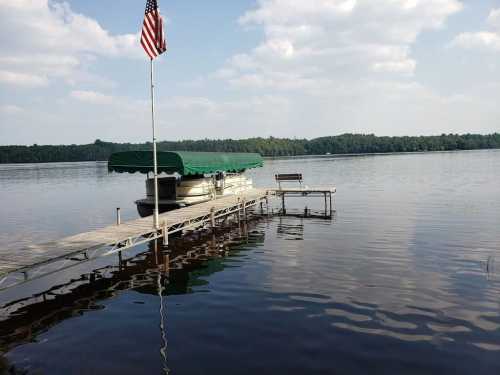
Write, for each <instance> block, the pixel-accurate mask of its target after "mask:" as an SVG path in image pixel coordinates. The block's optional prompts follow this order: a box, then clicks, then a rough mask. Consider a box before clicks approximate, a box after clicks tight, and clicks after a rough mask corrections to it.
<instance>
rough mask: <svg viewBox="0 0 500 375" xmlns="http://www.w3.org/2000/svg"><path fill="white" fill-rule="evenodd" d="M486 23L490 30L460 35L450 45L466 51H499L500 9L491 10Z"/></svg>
mask: <svg viewBox="0 0 500 375" xmlns="http://www.w3.org/2000/svg"><path fill="white" fill-rule="evenodd" d="M486 23H487V25H488V26H489V27H490V29H491V30H481V31H476V32H464V33H461V34H459V35H457V36H456V37H455V39H453V41H452V43H451V45H452V46H456V47H461V48H466V49H483V50H487V51H500V8H498V9H492V10H491V12H490V14H489V16H488V19H487V21H486Z"/></svg>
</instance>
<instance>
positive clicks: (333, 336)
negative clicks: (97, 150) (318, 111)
mask: <svg viewBox="0 0 500 375" xmlns="http://www.w3.org/2000/svg"><path fill="white" fill-rule="evenodd" d="M277 172H279V173H286V172H302V173H303V174H304V179H305V184H306V185H309V186H313V185H335V186H337V190H338V192H337V194H336V197H335V208H336V215H335V216H334V218H333V219H332V220H325V219H319V218H299V217H269V218H268V217H263V218H256V219H255V220H252V221H251V222H249V223H248V225H246V226H242V227H229V228H226V229H225V230H220V231H218V232H217V233H216V234H210V233H208V232H207V233H202V234H200V235H193V236H191V237H190V238H189V239H188V240H186V241H180V240H174V241H173V242H172V243H171V245H170V247H169V249H168V250H165V249H156V251H154V248H153V246H152V245H150V246H142V247H138V248H136V249H134V250H133V251H130V252H127V253H125V254H123V257H124V258H127V259H128V260H127V261H126V262H124V263H121V264H120V263H119V262H118V261H117V259H116V258H115V257H112V258H105V259H100V260H98V261H94V262H90V263H85V264H83V265H81V266H80V267H76V268H74V269H72V270H67V271H63V272H61V273H59V274H55V275H51V276H49V277H46V278H44V279H39V280H38V281H36V282H33V283H28V284H24V285H22V286H19V287H16V288H13V289H10V290H7V291H4V292H2V293H0V301H2V302H1V303H2V306H3V307H2V309H1V311H0V349H1V351H2V355H1V357H0V372H1V371H4V372H6V373H14V374H24V373H28V374H89V373H93V374H100V373H102V374H114V373H116V374H140V373H144V374H155V373H171V374H215V373H220V374H281V373H283V374H284V373H286V374H332V373H339V374H340V373H342V374H345V373H350V374H363V373H381V374H429V373H439V374H443V373H447V374H448V373H449V374H471V373H473V374H498V373H500V150H492V151H474V152H456V153H426V154H400V155H380V156H355V157H354V156H353V157H339V158H334V157H322V158H304V159H286V160H266V163H265V167H264V168H261V169H258V170H253V171H251V173H250V174H251V175H252V177H253V179H254V183H255V184H256V185H257V186H262V187H265V186H273V185H274V181H273V175H274V173H277ZM143 180H144V176H142V175H138V174H135V175H130V174H108V172H107V167H106V164H105V163H62V164H41V165H0V254H1V252H6V251H11V249H14V248H18V247H20V246H21V245H25V244H30V243H36V242H44V241H48V240H51V239H55V238H59V237H61V236H65V235H69V234H73V233H78V232H82V231H85V230H89V229H92V228H98V227H101V226H103V225H106V224H110V223H112V222H113V221H114V220H115V207H121V208H122V217H123V219H124V220H125V219H131V218H135V217H137V213H136V210H135V206H134V204H133V201H134V200H135V199H137V198H139V197H142V196H143V195H144V181H143ZM322 204H323V202H322V201H321V199H317V200H315V199H312V198H311V199H295V200H290V202H289V207H290V208H295V209H297V210H303V208H304V206H305V205H307V206H308V207H309V208H312V209H321V208H322ZM0 256H1V255H0ZM167 264H169V267H166V265H167ZM8 371H10V372H8Z"/></svg>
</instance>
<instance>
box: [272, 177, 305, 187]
mask: <svg viewBox="0 0 500 375" xmlns="http://www.w3.org/2000/svg"><path fill="white" fill-rule="evenodd" d="M274 178H275V179H276V182H277V183H278V185H279V187H280V189H281V182H282V181H297V182H299V183H300V185H301V186H302V173H285V174H275V175H274Z"/></svg>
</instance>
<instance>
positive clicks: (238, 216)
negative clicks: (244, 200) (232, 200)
mask: <svg viewBox="0 0 500 375" xmlns="http://www.w3.org/2000/svg"><path fill="white" fill-rule="evenodd" d="M240 205H241V203H240V198H239V197H238V210H237V211H236V219H237V220H238V226H239V225H240V221H241V217H240V211H241V206H240Z"/></svg>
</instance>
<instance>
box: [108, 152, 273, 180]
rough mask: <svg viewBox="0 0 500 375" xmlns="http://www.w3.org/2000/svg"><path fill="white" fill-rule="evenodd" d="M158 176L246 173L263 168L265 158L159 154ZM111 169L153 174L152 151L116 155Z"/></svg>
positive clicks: (202, 154)
mask: <svg viewBox="0 0 500 375" xmlns="http://www.w3.org/2000/svg"><path fill="white" fill-rule="evenodd" d="M156 157H157V164H158V173H162V172H164V173H167V174H173V173H179V174H180V175H182V176H187V175H201V174H208V173H215V172H243V171H244V170H245V169H249V168H256V167H262V165H263V162H262V156H260V155H259V154H254V153H232V152H228V153H225V152H191V151H157V152H156ZM108 170H109V171H113V172H120V173H121V172H128V173H135V172H140V173H148V172H153V152H152V151H125V152H116V153H114V154H112V155H111V156H110V157H109V160H108Z"/></svg>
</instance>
